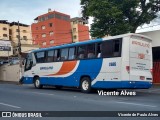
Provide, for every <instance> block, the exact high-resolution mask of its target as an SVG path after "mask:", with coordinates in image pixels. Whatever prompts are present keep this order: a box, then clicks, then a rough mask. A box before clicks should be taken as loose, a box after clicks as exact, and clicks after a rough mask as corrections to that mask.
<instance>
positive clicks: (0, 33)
mask: <svg viewBox="0 0 160 120" xmlns="http://www.w3.org/2000/svg"><path fill="white" fill-rule="evenodd" d="M18 25H19V30H20V42H21V46H22V47H21V48H22V49H21V50H22V52H26V51H29V50H32V49H37V48H39V46H33V44H32V43H33V40H32V34H31V27H30V26H29V25H26V24H22V23H18V22H11V23H10V22H7V20H0V60H1V59H8V56H13V55H15V54H17V53H18V51H17V50H18V47H17V46H18V38H19V34H18Z"/></svg>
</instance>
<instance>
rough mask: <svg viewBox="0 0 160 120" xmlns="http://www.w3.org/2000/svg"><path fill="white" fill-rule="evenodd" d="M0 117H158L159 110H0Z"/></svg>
mask: <svg viewBox="0 0 160 120" xmlns="http://www.w3.org/2000/svg"><path fill="white" fill-rule="evenodd" d="M0 117H160V111H0Z"/></svg>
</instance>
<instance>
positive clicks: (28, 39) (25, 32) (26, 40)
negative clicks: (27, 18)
mask: <svg viewBox="0 0 160 120" xmlns="http://www.w3.org/2000/svg"><path fill="white" fill-rule="evenodd" d="M18 24H19V29H20V40H21V44H32V34H31V27H30V26H29V25H26V24H22V23H18V22H12V23H10V29H9V35H10V37H9V39H10V40H12V41H13V42H14V43H16V44H18V36H19V35H18Z"/></svg>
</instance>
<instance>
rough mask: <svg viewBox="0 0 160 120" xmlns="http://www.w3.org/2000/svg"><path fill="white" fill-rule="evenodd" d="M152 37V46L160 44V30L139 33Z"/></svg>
mask: <svg viewBox="0 0 160 120" xmlns="http://www.w3.org/2000/svg"><path fill="white" fill-rule="evenodd" d="M139 34H142V35H146V36H148V37H150V38H152V47H157V46H160V30H156V31H149V32H143V33H139Z"/></svg>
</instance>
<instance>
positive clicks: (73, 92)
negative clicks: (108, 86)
mask: <svg viewBox="0 0 160 120" xmlns="http://www.w3.org/2000/svg"><path fill="white" fill-rule="evenodd" d="M104 91H106V90H104ZM128 91H130V92H135V93H136V95H133V96H131V95H130V96H125V95H123V96H122V95H118V96H117V95H115V96H114V95H98V93H97V92H94V93H91V94H85V93H81V92H80V91H79V90H78V89H72V88H63V89H61V90H56V89H55V88H54V87H49V88H44V89H35V88H34V87H33V86H32V85H15V84H0V111H160V88H152V89H149V90H127V92H128ZM106 92H108V91H106ZM111 92H112V91H111ZM125 118H126V117H125ZM159 118H160V117H159ZM159 118H157V117H153V118H152V117H150V118H147V117H146V118H145V117H141V119H145V120H146V119H147V120H150V119H153V120H158V119H159ZM1 119H2V118H0V120H1ZM16 119H17V118H16ZM23 119H24V118H23ZM45 119H46V118H45ZM47 119H51V118H47ZM56 119H64V118H59V117H58V118H56ZM65 119H66V118H65ZM67 119H68V118H67ZM69 119H73V120H74V119H75V118H74V117H73V118H69ZM77 119H82V118H81V117H78V118H76V120H77ZM83 119H84V118H83ZM86 119H93V118H90V117H88V118H86ZM94 119H98V120H99V119H100V118H99V117H94ZM101 119H105V118H102V117H101ZM109 119H113V120H115V118H109ZM116 119H117V118H116ZM120 119H123V117H121V118H120ZM130 119H134V118H130ZM135 119H137V118H135Z"/></svg>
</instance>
